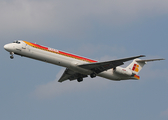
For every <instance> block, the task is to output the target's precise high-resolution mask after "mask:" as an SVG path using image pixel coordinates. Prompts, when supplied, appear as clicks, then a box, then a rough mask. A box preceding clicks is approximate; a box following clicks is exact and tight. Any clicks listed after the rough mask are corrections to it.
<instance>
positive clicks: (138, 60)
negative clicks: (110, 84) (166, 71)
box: [136, 59, 165, 62]
mask: <svg viewBox="0 0 168 120" xmlns="http://www.w3.org/2000/svg"><path fill="white" fill-rule="evenodd" d="M159 60H165V59H149V60H140V59H137V60H136V62H151V61H159Z"/></svg>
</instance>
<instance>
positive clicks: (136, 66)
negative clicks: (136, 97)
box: [127, 58, 164, 75]
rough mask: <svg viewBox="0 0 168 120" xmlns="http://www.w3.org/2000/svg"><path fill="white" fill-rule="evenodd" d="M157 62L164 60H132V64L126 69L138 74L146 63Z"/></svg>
mask: <svg viewBox="0 0 168 120" xmlns="http://www.w3.org/2000/svg"><path fill="white" fill-rule="evenodd" d="M158 60H164V59H150V60H141V59H138V58H137V59H134V60H133V62H132V63H131V64H130V65H128V66H127V69H129V70H132V72H133V73H134V74H136V75H137V74H138V73H139V72H140V70H141V69H142V67H143V66H144V65H145V64H146V63H147V62H151V61H158Z"/></svg>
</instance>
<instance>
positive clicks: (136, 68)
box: [132, 64, 139, 72]
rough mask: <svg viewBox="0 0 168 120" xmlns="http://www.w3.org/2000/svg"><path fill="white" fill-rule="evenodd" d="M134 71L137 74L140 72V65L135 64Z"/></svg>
mask: <svg viewBox="0 0 168 120" xmlns="http://www.w3.org/2000/svg"><path fill="white" fill-rule="evenodd" d="M132 70H133V71H135V72H139V65H138V64H134V66H133V68H132Z"/></svg>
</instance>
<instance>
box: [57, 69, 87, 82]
mask: <svg viewBox="0 0 168 120" xmlns="http://www.w3.org/2000/svg"><path fill="white" fill-rule="evenodd" d="M79 77H81V78H84V77H87V75H84V74H81V73H78V72H75V71H73V70H70V69H68V68H66V70H65V71H64V73H63V75H62V76H61V78H60V79H59V80H58V82H63V81H65V80H67V79H69V80H70V81H72V80H75V79H77V78H79Z"/></svg>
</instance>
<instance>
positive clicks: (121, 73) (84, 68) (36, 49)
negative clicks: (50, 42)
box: [4, 40, 164, 82]
mask: <svg viewBox="0 0 168 120" xmlns="http://www.w3.org/2000/svg"><path fill="white" fill-rule="evenodd" d="M4 49H5V50H7V51H8V52H10V54H11V56H10V58H11V59H13V58H14V57H13V54H16V55H20V56H25V57H28V58H32V59H36V60H40V61H44V62H48V63H51V64H55V65H59V66H63V67H66V70H65V71H64V73H63V75H62V76H61V78H60V79H59V80H58V82H63V81H65V80H68V79H69V80H70V81H72V80H76V79H77V81H78V82H81V81H83V78H85V77H88V75H90V77H91V78H94V77H96V76H100V77H104V78H107V79H110V80H115V81H120V80H128V79H134V80H138V79H140V77H139V76H138V73H139V71H140V70H141V69H142V67H143V66H144V65H145V64H146V63H147V62H149V61H157V60H164V59H150V60H141V59H139V58H140V57H145V56H144V55H140V56H135V57H129V58H123V59H118V60H112V61H105V62H98V61H95V60H91V59H88V58H85V57H81V56H78V55H74V54H70V53H67V52H63V51H60V50H57V49H53V48H49V47H45V46H42V45H38V44H35V43H31V42H27V41H22V40H17V41H14V42H13V43H10V44H6V45H5V46H4ZM129 60H133V62H132V63H131V64H130V65H128V66H127V67H126V68H122V67H120V65H123V64H124V62H126V61H129Z"/></svg>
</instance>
